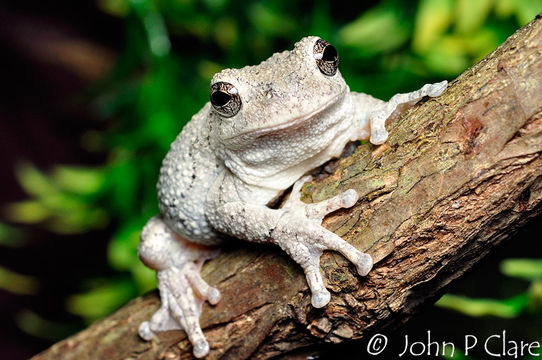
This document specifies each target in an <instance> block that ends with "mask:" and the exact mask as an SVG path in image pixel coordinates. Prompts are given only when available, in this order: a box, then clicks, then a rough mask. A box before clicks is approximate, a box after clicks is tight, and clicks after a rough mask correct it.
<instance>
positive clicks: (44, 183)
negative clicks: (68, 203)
mask: <svg viewBox="0 0 542 360" xmlns="http://www.w3.org/2000/svg"><path fill="white" fill-rule="evenodd" d="M15 174H16V175H17V180H18V181H19V184H21V186H22V187H23V189H24V191H26V193H27V194H29V195H31V196H36V197H42V196H48V195H51V194H55V193H58V189H57V187H56V186H54V185H53V183H52V181H51V179H50V178H48V177H47V176H46V175H44V174H43V173H42V172H41V171H39V170H38V169H37V168H36V167H34V166H33V165H30V164H21V165H19V166H17V168H16V169H15Z"/></svg>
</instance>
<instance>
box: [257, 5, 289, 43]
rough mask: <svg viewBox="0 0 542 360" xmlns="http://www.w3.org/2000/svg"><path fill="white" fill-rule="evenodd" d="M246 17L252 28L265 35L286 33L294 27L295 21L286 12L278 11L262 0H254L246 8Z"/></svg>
mask: <svg viewBox="0 0 542 360" xmlns="http://www.w3.org/2000/svg"><path fill="white" fill-rule="evenodd" d="M248 18H249V20H250V21H251V22H252V24H253V25H254V28H256V29H258V30H259V31H261V32H263V33H264V34H266V35H267V36H277V35H282V34H287V33H289V32H291V31H292V30H293V29H294V28H295V22H294V21H293V19H291V18H290V16H289V15H288V14H285V13H280V12H278V11H276V9H274V8H272V7H270V6H269V5H268V4H265V5H264V3H263V2H256V3H253V4H251V5H250V6H249V8H248Z"/></svg>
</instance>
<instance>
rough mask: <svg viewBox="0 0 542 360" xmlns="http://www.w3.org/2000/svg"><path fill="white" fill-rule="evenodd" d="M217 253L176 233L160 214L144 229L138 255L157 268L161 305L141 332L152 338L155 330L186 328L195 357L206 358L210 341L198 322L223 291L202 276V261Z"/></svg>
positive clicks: (144, 337)
mask: <svg viewBox="0 0 542 360" xmlns="http://www.w3.org/2000/svg"><path fill="white" fill-rule="evenodd" d="M217 254H218V251H217V250H216V249H211V248H208V247H206V246H202V245H198V244H194V243H191V242H189V241H187V240H185V239H183V238H181V237H180V236H177V235H176V234H175V233H173V232H172V231H171V230H170V229H169V228H168V226H167V225H166V224H165V223H164V222H163V221H162V219H161V218H160V217H153V218H152V219H150V220H149V222H148V223H147V225H145V227H144V228H143V231H142V233H141V244H140V246H139V257H140V258H141V260H142V261H143V263H145V265H147V266H148V267H150V268H151V269H154V270H156V271H157V277H158V289H159V291H160V298H161V301H162V305H161V307H160V309H159V310H158V311H157V312H156V313H155V314H154V315H153V316H152V318H151V320H150V321H145V322H143V323H142V324H141V325H140V327H139V335H140V336H141V337H142V338H143V339H145V340H150V339H152V338H153V337H154V336H155V333H156V332H161V331H167V330H177V329H182V330H185V331H186V333H187V335H188V338H189V340H190V342H191V343H192V345H193V346H194V350H193V352H194V356H196V357H198V358H199V357H203V356H205V355H207V353H208V352H209V344H208V343H207V340H206V339H205V336H204V335H203V332H202V330H201V326H200V324H199V317H200V315H201V308H202V305H203V302H204V301H205V300H207V301H209V303H211V304H213V305H214V304H216V303H218V302H219V301H220V292H219V291H218V289H216V288H213V287H211V286H209V284H207V282H205V280H203V279H202V278H201V276H200V270H201V267H202V265H203V263H204V262H205V261H206V260H208V259H211V258H213V257H215V256H216V255H217Z"/></svg>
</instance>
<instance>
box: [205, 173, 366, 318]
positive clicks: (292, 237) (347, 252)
mask: <svg viewBox="0 0 542 360" xmlns="http://www.w3.org/2000/svg"><path fill="white" fill-rule="evenodd" d="M307 181H310V177H304V178H302V179H300V180H298V181H297V182H296V183H295V184H294V187H293V189H292V193H291V194H290V197H289V199H288V200H287V201H286V203H285V204H284V206H283V207H282V208H280V209H270V208H268V207H267V206H265V205H257V204H252V203H246V202H242V201H232V202H226V203H225V204H223V205H219V206H217V207H216V208H214V207H213V208H211V209H210V212H211V213H212V215H211V216H209V220H210V221H211V223H212V224H213V226H214V227H215V228H217V229H218V230H220V231H222V232H225V233H228V234H230V235H233V236H235V237H238V238H243V239H245V240H249V241H253V242H272V243H275V244H277V245H279V246H280V247H281V248H282V249H283V250H285V251H286V253H287V254H288V255H290V257H291V258H292V259H293V260H294V261H296V262H297V263H298V264H299V265H301V267H302V268H303V271H304V272H305V276H306V278H307V282H308V285H309V288H310V289H311V292H312V298H311V303H312V305H313V306H314V307H317V308H320V307H323V306H325V305H326V304H327V303H328V302H329V300H330V294H329V292H328V291H327V290H326V288H325V286H324V282H323V280H322V276H321V273H320V256H321V255H322V253H323V251H324V250H334V251H339V252H340V253H342V254H343V255H344V256H345V257H346V258H347V259H348V260H350V261H351V262H352V263H354V264H355V265H356V267H357V271H358V273H359V274H360V275H362V276H364V275H367V273H368V272H369V271H370V270H371V268H372V265H373V260H372V258H371V256H370V255H368V254H365V253H362V252H361V251H359V250H357V249H356V248H355V247H353V246H352V245H350V244H349V243H348V242H346V241H345V240H343V239H342V238H341V237H339V236H338V235H336V234H334V233H333V232H331V231H329V230H327V229H326V228H324V227H323V226H322V225H321V223H322V219H323V218H324V217H325V216H326V215H327V214H329V213H331V212H333V211H335V210H337V209H340V208H349V207H352V206H353V205H354V204H355V203H356V201H357V200H358V195H357V193H356V191H355V190H353V189H350V190H347V191H345V192H343V193H341V194H339V195H337V196H335V197H333V198H331V199H328V200H324V201H321V202H318V203H315V204H306V203H303V202H302V201H301V200H300V190H301V187H302V185H303V184H304V183H305V182H307ZM217 202H218V203H223V200H221V199H220V200H218V201H217ZM217 202H212V203H214V204H216V203H217Z"/></svg>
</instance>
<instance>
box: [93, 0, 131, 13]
mask: <svg viewBox="0 0 542 360" xmlns="http://www.w3.org/2000/svg"><path fill="white" fill-rule="evenodd" d="M97 4H98V8H99V9H100V10H102V11H103V12H105V13H107V14H109V15H113V16H118V17H125V16H126V15H127V14H128V12H129V11H130V4H129V3H128V1H127V0H98V1H97Z"/></svg>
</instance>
